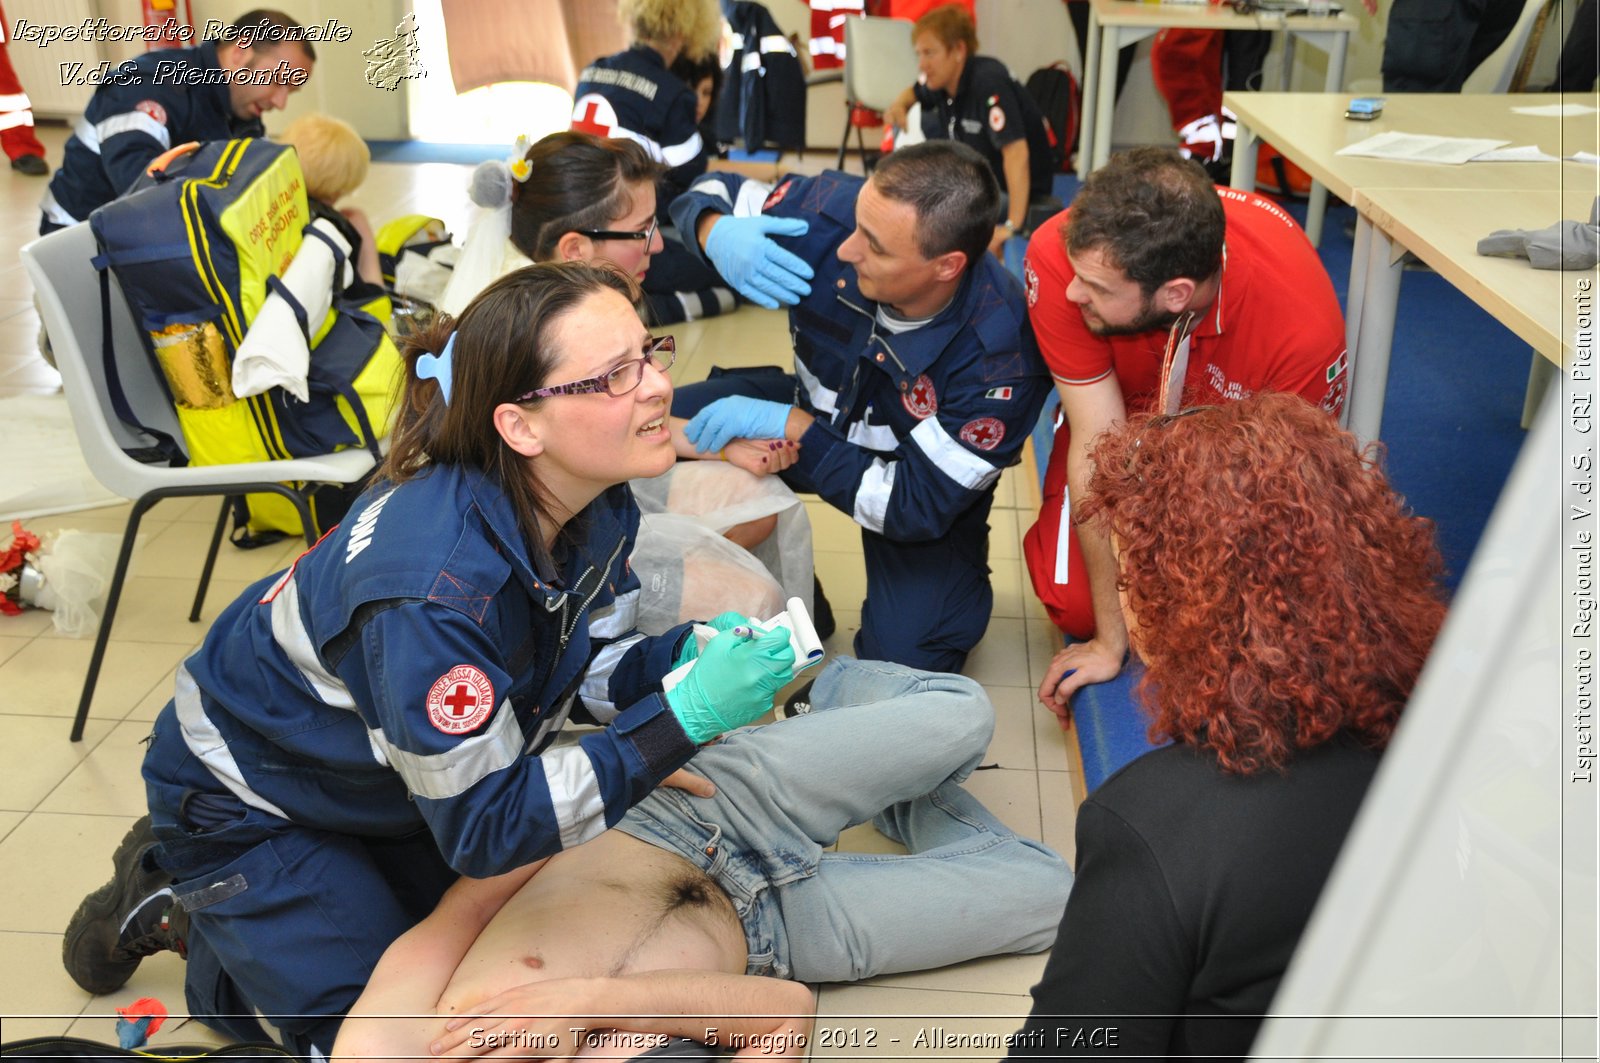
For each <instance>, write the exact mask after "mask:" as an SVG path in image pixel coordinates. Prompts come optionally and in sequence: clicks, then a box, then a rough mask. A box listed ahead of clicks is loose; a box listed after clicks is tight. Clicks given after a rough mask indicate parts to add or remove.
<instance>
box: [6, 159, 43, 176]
mask: <svg viewBox="0 0 1600 1063" xmlns="http://www.w3.org/2000/svg"><path fill="white" fill-rule="evenodd" d="M11 168H12V169H13V170H15V171H17V172H18V173H25V174H27V175H28V176H29V177H43V176H44V175H45V174H47V173H49V172H50V164H49V163H47V162H45V161H44V159H42V158H41V157H39V156H38V155H18V156H17V157H16V158H14V159H12V160H11Z"/></svg>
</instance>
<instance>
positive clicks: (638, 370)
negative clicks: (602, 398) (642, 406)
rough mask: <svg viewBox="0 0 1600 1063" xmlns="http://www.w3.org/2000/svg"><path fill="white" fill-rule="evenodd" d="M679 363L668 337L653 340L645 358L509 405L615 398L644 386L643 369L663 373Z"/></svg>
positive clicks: (539, 390)
mask: <svg viewBox="0 0 1600 1063" xmlns="http://www.w3.org/2000/svg"><path fill="white" fill-rule="evenodd" d="M677 360H678V343H677V341H676V340H674V339H673V338H672V337H671V336H656V337H653V338H652V339H651V340H650V346H649V347H648V348H647V349H646V350H645V352H644V355H643V356H642V357H639V358H629V359H628V360H627V361H626V362H623V363H622V364H620V365H616V366H613V367H612V368H610V369H607V370H606V371H605V372H604V373H601V374H600V375H599V376H592V377H589V378H588V379H587V380H574V381H573V382H572V383H570V384H555V385H552V386H550V387H547V388H534V389H533V390H532V391H530V392H528V393H527V394H525V395H518V396H517V397H516V398H514V399H512V400H511V401H512V402H527V401H528V400H529V399H533V398H540V399H547V398H550V397H552V396H555V395H595V394H599V393H601V392H604V393H605V394H607V395H615V396H617V397H618V398H621V397H622V396H624V395H626V394H628V393H629V392H630V391H633V390H634V389H635V388H637V387H638V386H639V385H640V384H642V383H644V367H645V366H647V365H650V366H654V367H655V368H656V369H657V370H659V371H660V372H663V373H665V372H666V371H667V370H668V369H671V368H672V363H673V362H675V361H677Z"/></svg>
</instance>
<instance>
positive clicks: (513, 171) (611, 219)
mask: <svg viewBox="0 0 1600 1063" xmlns="http://www.w3.org/2000/svg"><path fill="white" fill-rule="evenodd" d="M661 173H662V167H661V165H660V164H659V163H656V162H653V161H652V160H651V158H650V156H649V155H648V154H647V153H646V152H645V149H644V148H642V147H640V146H639V145H638V144H637V143H635V142H634V141H632V140H623V139H602V138H600V137H595V136H591V135H590V134H588V133H580V132H573V131H563V132H559V133H552V134H550V135H549V136H547V137H545V138H544V139H542V140H540V141H538V142H537V143H535V144H533V145H532V146H528V145H527V144H526V143H525V142H522V141H519V142H518V144H517V147H516V148H515V149H514V150H513V152H512V155H511V159H510V161H509V162H508V163H502V162H487V163H484V164H482V165H481V166H479V167H478V169H477V171H476V172H475V173H474V175H473V181H472V198H473V201H474V202H476V203H478V204H479V205H480V206H482V207H484V208H486V209H485V210H484V211H483V212H482V213H480V215H479V216H478V218H477V220H476V221H475V222H474V223H473V227H472V229H471V231H470V232H469V234H468V236H467V241H466V246H465V247H464V248H463V250H462V254H461V258H460V260H459V261H457V263H456V266H455V270H454V272H453V274H452V277H451V281H450V286H449V288H447V289H446V291H445V295H444V298H443V299H442V300H441V306H442V307H443V309H445V310H446V311H447V312H453V310H454V308H455V307H458V306H463V305H465V304H466V303H467V301H468V300H470V299H471V298H472V297H473V296H474V295H476V294H477V293H478V292H479V291H480V290H481V289H482V288H483V287H484V286H486V285H487V284H489V283H490V282H491V281H492V280H494V279H495V278H496V277H501V276H504V275H505V274H507V273H509V272H511V271H512V270H515V269H521V268H523V267H526V266H529V265H532V264H533V263H535V262H609V263H611V264H613V265H615V266H617V267H618V268H619V269H622V270H624V271H626V272H627V273H629V274H631V275H632V276H634V277H635V278H638V279H640V280H641V281H644V279H645V278H646V277H647V275H648V271H649V270H650V269H651V265H652V261H653V260H654V258H655V256H656V255H657V254H659V253H661V251H662V246H663V245H662V237H661V233H660V230H659V228H658V212H657V210H656V181H657V179H658V178H659V176H660V174H661ZM684 254H685V255H687V252H684ZM692 265H693V268H694V269H695V270H697V271H699V273H700V275H701V280H702V281H703V282H704V283H706V284H708V285H709V284H710V283H711V282H713V281H714V282H715V283H716V284H719V285H720V284H721V281H720V280H717V279H716V277H715V275H714V274H713V273H711V272H710V270H709V269H708V268H707V267H705V266H703V265H701V264H699V263H692ZM722 296H723V297H725V299H726V303H727V306H728V307H729V308H731V307H732V305H733V300H732V293H731V292H728V291H727V290H726V289H722ZM646 299H647V301H648V305H649V308H650V320H651V321H652V322H653V323H654V324H657V325H660V324H663V323H665V322H669V321H682V320H683V319H684V317H685V316H690V317H699V316H704V315H703V314H700V313H693V314H687V315H686V312H685V308H686V307H687V306H689V305H691V304H692V305H693V306H695V307H697V308H698V307H703V306H705V305H711V304H716V305H720V303H719V296H717V295H715V294H714V293H710V292H702V293H699V294H696V293H694V292H687V291H686V292H677V293H674V292H670V291H668V292H664V293H657V294H655V295H650V294H649V293H647V294H646ZM669 423H670V424H673V427H674V442H675V445H676V446H677V450H678V456H679V457H680V458H684V459H707V458H709V459H712V461H713V462H715V461H724V462H727V463H730V464H733V465H736V466H738V467H739V468H740V469H743V470H744V471H745V472H748V473H751V474H753V475H755V476H760V477H764V478H765V477H769V476H770V475H771V474H773V473H778V472H782V471H783V470H784V469H786V468H788V467H789V466H790V465H792V464H793V463H794V462H795V461H796V460H797V458H798V449H797V448H796V447H795V446H793V445H791V444H789V443H787V442H786V441H783V440H772V441H767V440H761V441H749V440H736V441H734V442H733V443H731V444H729V445H728V446H727V447H725V448H723V449H722V450H720V451H717V452H713V453H710V454H702V453H700V452H698V451H696V450H695V449H694V446H693V445H692V444H690V443H689V442H688V440H687V439H685V438H684V436H683V434H682V430H681V429H682V424H683V422H682V421H681V420H680V421H678V422H669ZM690 481H693V483H692V484H691V483H690ZM695 488H703V489H701V490H698V491H696V490H694V489H695ZM648 495H649V498H651V499H654V498H656V497H657V496H658V495H659V496H668V495H670V496H671V497H672V498H674V499H676V500H677V501H670V502H666V503H663V504H661V505H659V506H656V507H654V512H659V511H661V510H662V509H667V510H670V511H671V512H673V513H676V514H678V515H680V516H693V517H695V518H697V519H700V520H702V521H712V522H713V523H714V524H715V526H716V530H715V531H713V530H710V529H709V528H708V530H707V535H706V536H697V535H696V534H695V530H694V529H693V528H687V527H684V526H681V525H679V526H678V527H677V529H676V531H677V533H678V534H682V535H688V536H692V537H693V538H692V539H691V541H690V542H689V544H688V547H689V548H688V549H686V550H684V551H682V553H683V555H684V556H685V557H686V558H692V559H693V560H692V562H691V563H690V564H689V565H688V566H682V565H679V566H676V567H675V568H674V569H673V571H671V572H667V573H661V575H662V577H663V579H664V580H667V581H669V585H668V586H669V589H668V590H666V591H664V592H663V593H662V595H661V596H660V597H659V598H656V599H654V601H653V603H652V604H661V605H662V607H663V608H664V609H666V610H667V611H680V610H679V607H680V606H681V605H686V604H687V603H689V602H691V601H694V600H697V599H698V600H699V601H708V600H709V601H717V602H720V603H721V604H722V606H723V607H724V608H725V609H742V610H744V611H746V612H756V611H758V607H757V603H758V602H768V601H770V600H771V598H772V595H773V594H776V595H777V596H778V597H777V601H778V602H779V603H780V604H781V603H782V602H783V601H785V600H786V599H787V598H789V597H792V596H795V595H799V596H801V597H803V598H807V599H810V600H811V603H812V604H813V605H815V603H816V602H818V601H820V600H822V599H820V598H819V597H818V596H816V595H815V590H816V585H815V582H814V579H813V576H812V572H811V566H810V558H811V533H810V524H809V522H808V521H807V519H806V516H805V508H804V507H803V506H802V505H801V504H800V502H799V500H798V499H797V498H796V497H795V496H794V494H793V492H791V491H789V490H788V488H786V487H784V486H783V485H782V483H781V482H780V481H778V480H776V479H763V480H762V481H761V482H759V483H757V482H754V481H750V480H749V478H748V477H743V478H741V477H739V476H738V475H737V474H734V473H733V472H732V470H728V469H715V470H714V469H711V468H708V467H704V466H700V467H693V468H689V469H685V470H684V471H682V472H677V471H675V472H674V473H673V474H672V478H671V483H670V485H658V488H657V489H652V490H651V491H649V492H648ZM689 498H699V499H714V500H734V504H731V505H723V506H722V507H721V511H722V512H728V513H733V514H734V516H733V517H732V518H730V519H729V520H728V521H715V520H714V518H713V515H710V514H708V513H707V512H706V509H707V507H708V505H709V503H705V502H694V501H684V499H689ZM646 509H647V512H651V511H652V505H651V504H648V503H647V505H646ZM672 523H673V522H669V525H670V524H672ZM662 527H667V526H661V527H654V528H652V533H651V535H653V534H654V533H655V532H657V531H660V530H662ZM719 531H720V532H723V533H725V534H726V538H727V539H728V540H729V541H731V542H732V543H734V544H735V545H737V546H738V547H741V548H742V549H743V550H744V551H748V552H750V553H755V554H758V555H759V562H758V560H757V558H753V557H748V556H747V555H745V554H739V553H735V554H734V555H733V556H732V557H724V556H722V555H723V554H724V553H725V550H726V547H725V544H721V543H719V542H717V541H716V540H717V537H718V536H717V533H718V532H719ZM651 535H647V536H646V552H647V553H649V554H651V555H652V556H655V555H656V554H658V553H660V552H661V551H660V550H658V549H657V547H658V546H661V545H662V544H661V541H660V540H659V539H658V538H652V537H651ZM674 552H676V550H675V547H674ZM802 555H803V557H804V563H803V564H799V563H797V561H796V559H798V558H800V557H801V556H802ZM785 559H787V561H786V560H785ZM746 561H748V562H749V563H748V564H745V562H746ZM724 562H727V563H724ZM762 565H764V566H765V567H766V569H767V571H768V572H769V573H770V574H771V577H772V579H771V580H768V581H763V580H762V579H761V572H760V567H761V566H762ZM656 582H660V581H656ZM658 611H659V610H657V609H655V608H652V609H651V610H650V614H651V615H652V616H654V615H655V614H656V613H657V612H658ZM773 611H775V610H773ZM819 612H820V610H819ZM762 615H767V616H770V615H772V611H769V612H766V613H763V614H762ZM818 619H819V622H822V621H825V623H823V624H822V626H821V627H819V633H823V634H824V637H826V633H827V632H830V631H831V628H829V627H827V624H831V622H832V621H831V613H825V614H823V615H822V616H819V618H818Z"/></svg>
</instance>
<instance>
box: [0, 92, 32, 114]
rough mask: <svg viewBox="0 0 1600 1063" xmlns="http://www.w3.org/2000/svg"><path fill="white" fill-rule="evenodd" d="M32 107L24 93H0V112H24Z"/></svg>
mask: <svg viewBox="0 0 1600 1063" xmlns="http://www.w3.org/2000/svg"><path fill="white" fill-rule="evenodd" d="M32 106H33V104H32V103H30V102H29V101H28V94H27V93H26V92H6V93H0V111H26V110H27V109H28V108H29V107H32Z"/></svg>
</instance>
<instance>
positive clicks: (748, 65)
mask: <svg viewBox="0 0 1600 1063" xmlns="http://www.w3.org/2000/svg"><path fill="white" fill-rule="evenodd" d="M760 69H761V53H760V52H746V53H744V58H743V59H741V60H739V72H740V73H742V74H748V73H750V71H752V70H760Z"/></svg>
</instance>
